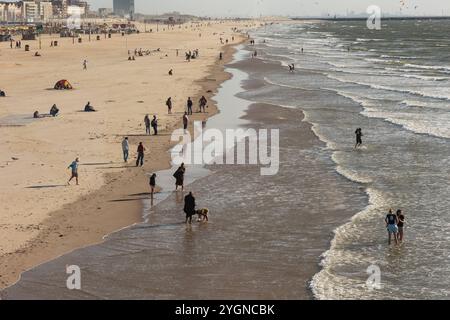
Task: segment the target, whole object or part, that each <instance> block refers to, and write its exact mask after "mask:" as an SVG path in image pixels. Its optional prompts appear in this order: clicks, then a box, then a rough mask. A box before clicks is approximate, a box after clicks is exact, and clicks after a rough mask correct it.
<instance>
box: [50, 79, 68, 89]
mask: <svg viewBox="0 0 450 320" xmlns="http://www.w3.org/2000/svg"><path fill="white" fill-rule="evenodd" d="M54 88H55V89H56V90H71V89H73V87H72V85H71V84H70V82H69V81H67V80H59V81H58V82H57V83H56V84H55V87H54Z"/></svg>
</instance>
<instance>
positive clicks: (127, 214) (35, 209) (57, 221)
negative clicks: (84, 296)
mask: <svg viewBox="0 0 450 320" xmlns="http://www.w3.org/2000/svg"><path fill="white" fill-rule="evenodd" d="M250 25H253V26H255V25H256V24H255V23H251V22H248V21H247V22H240V23H238V22H231V21H230V22H220V23H219V22H212V23H211V25H209V26H206V25H203V26H199V27H191V26H190V25H188V26H183V28H181V29H177V28H175V29H174V30H165V29H164V30H160V32H158V33H156V32H154V33H140V34H138V35H128V36H124V37H122V36H120V35H113V37H112V39H104V38H103V37H102V38H101V40H100V41H97V40H95V39H94V37H92V39H91V41H90V42H89V40H88V36H87V35H86V36H83V42H82V43H75V44H73V43H72V39H70V38H65V39H63V38H56V37H53V38H52V37H50V36H42V38H41V46H42V49H40V50H39V49H38V46H39V41H37V40H36V41H30V42H23V46H24V45H25V44H30V46H31V50H30V51H29V52H25V51H24V50H23V49H21V50H18V49H10V48H9V43H2V44H1V45H0V68H1V69H2V71H3V72H2V73H1V75H0V88H1V89H2V90H4V91H5V92H6V93H7V97H6V98H2V99H1V100H0V132H1V134H2V143H1V145H0V149H1V152H0V177H1V183H0V190H1V192H0V202H1V203H2V206H1V207H0V231H1V233H2V237H1V239H0V269H1V270H2V272H1V274H0V288H4V287H6V286H8V285H11V284H12V283H14V282H15V281H17V279H18V277H19V275H20V273H21V272H23V271H25V270H27V269H28V268H31V267H33V266H35V265H38V264H40V263H43V262H45V261H47V260H49V259H52V258H55V257H57V256H59V255H61V254H64V253H67V252H69V251H71V250H73V249H76V248H79V247H83V246H86V245H90V244H93V243H96V242H99V241H102V238H103V237H104V235H106V234H109V233H111V232H113V231H115V230H118V229H120V228H123V227H126V226H129V225H131V224H133V223H136V222H140V221H141V220H142V216H141V201H140V200H141V199H142V198H143V197H148V194H147V192H148V189H147V184H148V182H147V179H148V177H147V176H146V175H145V173H147V172H151V171H157V170H160V169H164V168H168V167H169V160H170V159H169V154H168V153H167V150H168V149H169V147H170V145H171V143H170V134H171V131H172V130H173V129H175V128H179V127H181V126H182V122H181V118H182V114H183V112H184V110H185V104H186V102H185V101H186V99H187V97H189V96H190V97H192V98H193V100H194V102H195V104H194V111H195V110H196V108H197V101H198V99H199V97H200V96H201V95H205V96H206V98H208V99H210V97H211V96H213V95H214V93H215V92H216V89H217V88H218V86H219V85H220V84H221V83H222V82H223V81H224V80H225V79H227V77H228V76H229V75H228V74H226V73H225V72H224V71H223V64H225V63H226V62H228V61H229V60H230V58H231V55H232V53H233V50H234V49H233V46H235V45H237V44H238V43H240V42H242V41H244V40H245V37H244V36H242V35H241V34H238V33H233V32H232V28H234V27H237V28H238V29H245V28H246V27H250ZM147 28H150V27H149V26H147ZM154 29H156V28H154ZM160 29H162V28H161V27H160ZM221 37H222V38H223V39H224V40H225V39H229V45H228V46H225V45H224V44H222V43H221V42H220V38H221ZM232 37H234V41H232ZM51 40H58V41H59V46H58V47H50V42H51ZM135 48H137V49H139V48H142V49H144V50H157V49H158V48H160V50H159V51H154V52H152V54H151V55H149V56H143V57H136V61H128V60H127V58H128V50H131V51H134V49H135ZM177 49H178V50H179V56H177V54H176V52H177ZM195 49H198V50H199V53H200V56H199V58H198V59H195V60H192V61H191V62H187V61H185V59H184V52H185V51H189V50H195ZM35 51H39V53H40V54H41V56H40V57H35V56H34V52H35ZM221 51H222V52H224V59H223V61H219V59H218V57H219V52H221ZM84 60H87V70H83V66H82V64H83V61H84ZM170 69H173V72H174V75H173V76H169V75H168V71H169V70H170ZM60 79H67V80H68V81H69V82H70V83H71V84H72V85H73V87H74V89H73V90H70V91H65V90H64V91H58V90H53V89H52V88H53V86H54V84H55V83H56V82H57V81H58V80H60ZM169 96H171V97H172V100H173V105H174V109H173V111H174V113H173V115H167V107H166V106H165V101H166V99H167V98H168V97H169ZM88 101H90V103H91V104H92V105H93V106H94V107H95V108H96V109H97V110H98V112H95V113H84V112H82V110H83V108H84V105H85V104H86V103H87V102H88ZM54 103H55V104H57V106H58V107H59V109H60V115H59V116H58V117H56V118H47V117H46V118H42V119H32V114H33V112H34V111H36V110H38V111H39V112H40V113H41V114H45V113H48V111H49V109H50V107H51V106H52V105H53V104H54ZM208 105H209V108H208V112H207V113H206V114H195V113H194V116H193V117H191V120H194V119H205V118H207V117H208V116H211V115H212V114H214V113H215V112H216V108H215V106H214V102H213V101H210V102H209V104H208ZM146 114H149V115H150V116H152V115H157V117H158V119H159V131H160V135H159V136H158V137H154V136H145V127H144V124H143V119H144V116H145V115H146ZM124 136H128V137H129V138H130V149H131V150H130V158H131V159H130V160H129V163H128V164H124V163H123V159H122V151H121V145H120V142H121V140H122V139H123V137H124ZM140 141H142V142H143V143H144V145H145V147H146V148H147V153H146V163H145V165H144V167H143V168H135V167H134V161H135V155H136V148H137V144H138V142H140ZM76 157H80V161H81V162H80V169H79V174H80V185H79V186H75V185H72V186H67V180H68V178H69V175H70V170H68V169H67V167H68V165H69V164H70V163H71V162H72V161H73V160H74V159H75V158H76Z"/></svg>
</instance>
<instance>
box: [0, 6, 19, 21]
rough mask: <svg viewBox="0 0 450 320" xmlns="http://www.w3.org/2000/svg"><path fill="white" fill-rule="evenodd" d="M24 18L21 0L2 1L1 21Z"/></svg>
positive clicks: (0, 9) (0, 8)
mask: <svg viewBox="0 0 450 320" xmlns="http://www.w3.org/2000/svg"><path fill="white" fill-rule="evenodd" d="M21 20H22V5H21V3H20V2H3V1H1V2H0V22H16V21H21Z"/></svg>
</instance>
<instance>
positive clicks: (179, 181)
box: [173, 163, 186, 191]
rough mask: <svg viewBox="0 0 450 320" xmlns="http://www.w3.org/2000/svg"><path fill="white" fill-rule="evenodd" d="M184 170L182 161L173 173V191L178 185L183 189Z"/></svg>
mask: <svg viewBox="0 0 450 320" xmlns="http://www.w3.org/2000/svg"><path fill="white" fill-rule="evenodd" d="M185 172H186V168H185V167H184V163H182V164H181V166H180V167H179V168H178V169H177V171H175V173H174V174H173V176H174V178H175V179H176V181H175V191H177V190H178V187H181V191H183V190H184V174H185Z"/></svg>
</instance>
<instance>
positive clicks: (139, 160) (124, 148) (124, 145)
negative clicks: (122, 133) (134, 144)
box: [122, 137, 147, 167]
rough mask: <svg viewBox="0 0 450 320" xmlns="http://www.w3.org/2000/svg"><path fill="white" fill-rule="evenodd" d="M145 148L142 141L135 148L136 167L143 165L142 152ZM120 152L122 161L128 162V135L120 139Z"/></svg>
mask: <svg viewBox="0 0 450 320" xmlns="http://www.w3.org/2000/svg"><path fill="white" fill-rule="evenodd" d="M146 150H147V149H146V148H145V147H144V144H143V143H142V142H139V145H138V148H137V158H136V167H138V166H141V167H142V166H143V165H144V154H145V151H146ZM122 153H123V161H124V162H128V157H129V156H130V143H129V140H128V137H125V138H124V139H123V140H122Z"/></svg>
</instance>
